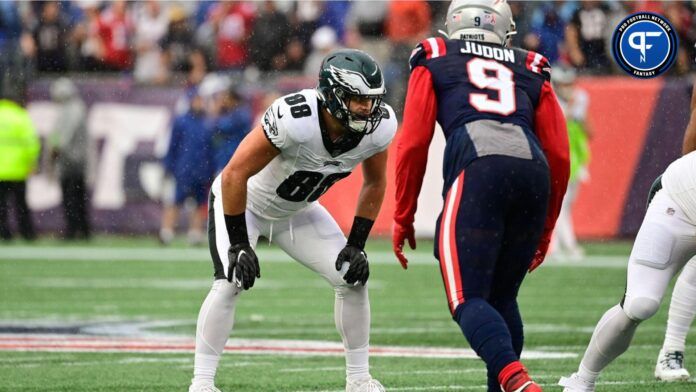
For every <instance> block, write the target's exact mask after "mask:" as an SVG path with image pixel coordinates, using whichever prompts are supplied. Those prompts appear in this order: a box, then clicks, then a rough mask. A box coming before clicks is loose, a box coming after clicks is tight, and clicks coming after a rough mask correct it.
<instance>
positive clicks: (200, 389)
mask: <svg viewBox="0 0 696 392" xmlns="http://www.w3.org/2000/svg"><path fill="white" fill-rule="evenodd" d="M188 390H189V392H222V391H221V390H219V389H217V388H215V385H213V384H191V386H190V387H189V389H188Z"/></svg>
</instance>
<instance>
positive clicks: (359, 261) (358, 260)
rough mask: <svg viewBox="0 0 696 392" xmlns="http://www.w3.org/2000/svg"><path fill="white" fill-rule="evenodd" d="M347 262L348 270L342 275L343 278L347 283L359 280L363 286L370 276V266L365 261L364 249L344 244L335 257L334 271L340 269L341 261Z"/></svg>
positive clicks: (354, 282)
mask: <svg viewBox="0 0 696 392" xmlns="http://www.w3.org/2000/svg"><path fill="white" fill-rule="evenodd" d="M345 262H348V263H349V264H350V267H348V272H346V274H345V275H343V280H345V281H346V283H348V284H356V283H357V282H360V284H362V285H363V286H364V285H365V283H367V278H369V277H370V266H369V264H368V262H367V254H365V251H364V250H362V249H360V248H358V247H357V246H353V245H346V247H345V248H343V250H342V251H341V253H339V254H338V257H337V258H336V271H340V270H341V267H342V266H343V263H345Z"/></svg>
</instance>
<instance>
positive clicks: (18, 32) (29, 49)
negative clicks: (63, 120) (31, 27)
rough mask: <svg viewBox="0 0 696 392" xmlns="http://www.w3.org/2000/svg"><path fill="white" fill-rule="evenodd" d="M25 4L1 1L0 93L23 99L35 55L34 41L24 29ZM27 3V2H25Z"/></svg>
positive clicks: (0, 94)
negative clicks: (31, 60) (21, 11)
mask: <svg viewBox="0 0 696 392" xmlns="http://www.w3.org/2000/svg"><path fill="white" fill-rule="evenodd" d="M22 5H23V4H22V3H17V2H15V1H0V96H8V95H12V96H16V97H17V99H20V100H23V98H24V91H25V87H26V82H27V80H28V78H29V75H28V74H27V69H28V68H29V67H28V64H27V62H28V61H27V60H28V58H29V57H32V56H34V55H35V50H36V48H35V45H34V40H33V38H32V37H31V35H30V34H28V33H26V32H24V25H23V22H22V17H21V15H20V7H21V6H22ZM24 6H26V3H24Z"/></svg>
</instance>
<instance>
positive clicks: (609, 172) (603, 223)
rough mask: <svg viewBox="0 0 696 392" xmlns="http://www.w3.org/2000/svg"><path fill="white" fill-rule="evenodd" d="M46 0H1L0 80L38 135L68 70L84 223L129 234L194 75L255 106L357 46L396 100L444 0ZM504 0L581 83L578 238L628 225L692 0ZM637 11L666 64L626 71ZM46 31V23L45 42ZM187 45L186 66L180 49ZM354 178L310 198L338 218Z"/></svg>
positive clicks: (48, 187)
mask: <svg viewBox="0 0 696 392" xmlns="http://www.w3.org/2000/svg"><path fill="white" fill-rule="evenodd" d="M55 4H57V7H55V6H54V3H52V2H31V3H23V2H20V3H14V2H3V3H2V5H1V6H0V10H2V11H1V13H0V14H1V15H3V24H2V25H1V26H2V27H1V28H0V37H2V40H1V42H2V45H3V48H4V49H5V50H3V53H4V56H3V62H2V67H3V72H2V75H3V80H2V84H0V86H2V90H3V91H5V92H8V91H9V92H19V93H20V95H21V96H23V97H24V98H25V99H26V103H27V107H28V110H29V111H30V113H31V116H32V118H33V119H34V120H35V125H36V127H37V129H38V131H39V133H40V134H41V136H42V137H43V138H44V139H45V138H46V137H48V134H49V133H50V131H51V128H52V119H53V118H54V116H55V107H54V105H53V104H52V103H50V100H49V85H50V83H51V81H53V80H55V79H56V78H57V77H59V76H64V75H67V76H68V77H70V78H72V79H73V80H74V81H75V82H76V83H77V85H78V87H79V89H80V92H81V95H82V97H83V99H84V100H85V101H86V103H87V104H88V107H89V116H88V132H89V134H90V138H91V141H92V144H91V145H92V146H93V148H92V150H93V151H92V154H91V158H92V159H91V161H90V165H89V167H90V171H89V174H90V175H89V179H90V188H91V195H92V198H91V206H92V210H93V214H92V220H93V225H94V227H95V229H96V231H97V232H108V233H136V234H139V233H153V232H155V231H156V230H157V228H158V226H159V215H160V198H161V192H162V175H163V174H162V171H161V169H160V168H159V166H158V161H159V159H160V158H161V156H162V155H163V151H165V150H166V144H167V140H168V133H169V126H170V122H171V119H172V118H173V116H174V115H175V114H176V113H177V112H179V111H181V110H182V98H181V97H182V96H185V93H186V90H187V89H189V88H191V86H193V85H196V84H197V83H199V82H200V81H201V80H202V79H203V78H204V75H206V74H209V73H212V72H217V73H218V74H221V75H225V77H228V78H230V80H232V81H233V83H234V84H235V85H236V86H238V88H239V91H241V92H242V95H243V97H244V98H245V100H246V101H247V102H248V103H249V104H250V105H251V107H252V108H253V110H254V113H255V114H258V113H259V111H261V110H263V109H264V105H266V104H267V103H268V102H267V101H268V99H267V97H268V96H277V94H284V93H288V92H290V91H293V90H296V89H298V88H311V87H314V85H315V83H316V82H315V80H316V76H315V74H314V73H313V72H312V71H313V69H312V64H311V63H312V62H316V59H317V58H321V56H322V55H323V53H324V52H325V51H328V50H331V49H332V48H336V47H340V46H349V47H359V48H363V49H365V50H367V51H368V52H370V53H372V54H373V55H374V56H375V57H376V58H377V59H378V61H379V62H380V63H381V64H382V65H383V69H384V72H385V77H386V80H387V87H388V91H389V95H388V97H387V102H389V103H390V104H392V105H393V106H394V107H395V109H396V110H397V112H398V113H400V110H401V102H402V100H403V96H404V90H405V85H406V79H407V77H408V67H407V61H406V60H407V58H408V55H409V53H410V50H411V48H412V47H413V46H414V45H415V44H416V43H418V42H419V41H420V40H421V39H423V38H425V37H427V36H430V35H433V34H437V33H436V32H437V30H438V29H441V28H443V26H442V23H441V21H442V20H443V17H444V13H445V12H446V7H447V5H448V3H447V2H422V1H415V2H379V3H375V4H376V5H375V4H372V3H370V2H353V3H349V2H311V1H308V2H232V3H227V2H223V3H218V2H177V1H171V2H128V3H122V2H106V1H103V2H102V1H76V2H67V1H64V2H58V3H55ZM512 6H513V11H514V13H515V19H516V22H517V28H518V34H517V35H516V36H515V37H514V41H513V44H515V45H518V46H522V47H527V48H532V49H535V50H538V51H540V52H541V53H542V54H544V55H546V56H547V57H548V58H549V59H550V60H551V61H552V62H554V63H556V64H566V65H567V64H571V65H575V66H577V67H578V71H579V73H580V75H581V78H580V81H579V85H580V86H581V87H583V88H585V89H586V90H587V91H588V92H589V96H590V107H589V113H588V122H589V124H590V126H591V127H592V128H593V129H594V134H595V136H594V137H593V139H592V141H591V150H592V161H591V164H590V180H589V181H588V182H585V183H583V185H582V187H581V190H580V192H579V197H578V200H577V203H576V208H575V210H574V218H575V221H576V228H577V232H578V234H579V236H580V237H581V238H585V239H587V238H615V237H625V236H631V235H633V234H635V232H636V231H637V228H638V226H639V224H640V220H641V219H642V213H643V209H644V195H645V194H646V193H647V189H648V187H649V184H650V182H651V180H652V179H653V178H654V177H655V176H656V175H657V174H659V173H660V172H661V171H662V170H664V168H665V167H666V165H667V164H668V163H669V162H670V161H671V160H673V159H674V158H675V157H677V156H678V155H679V148H680V147H679V144H680V140H681V133H682V132H683V129H684V126H685V124H686V121H687V118H688V117H687V107H688V102H689V93H690V88H691V87H690V85H691V77H690V72H691V71H692V69H693V61H692V59H693V42H694V38H695V37H696V29H695V28H694V23H693V19H694V8H693V3H692V2H658V1H638V2H577V1H556V2H550V3H542V2H513V3H512ZM637 10H648V11H654V12H660V13H662V14H664V15H666V16H667V17H668V18H670V19H671V21H672V23H673V24H674V25H675V28H676V29H677V30H678V32H679V36H680V51H679V55H678V61H677V63H676V64H675V66H674V67H673V69H672V71H671V72H670V74H669V76H667V77H663V78H658V79H655V80H636V79H633V78H630V77H628V76H625V75H621V74H620V73H619V71H618V70H617V69H616V66H615V65H614V62H613V60H611V54H610V53H609V52H608V49H606V48H607V45H606V41H607V40H608V39H609V37H610V36H611V33H612V32H613V27H614V24H616V21H617V20H619V19H620V18H621V17H622V16H625V15H626V14H627V13H630V12H633V11H637ZM49 14H54V16H49ZM583 15H584V16H583ZM12 18H14V20H13V19H12ZM153 23H159V25H160V26H161V28H160V30H159V32H158V33H152V32H151V31H150V30H152V28H151V29H149V30H148V26H150V27H151V26H152V24H153ZM569 29H575V31H576V32H577V34H578V35H579V43H578V47H579V50H580V53H582V54H584V57H580V60H578V54H577V51H573V50H572V49H571V48H572V47H574V46H575V45H574V44H573V43H572V42H571V41H570V38H569V33H568V32H569V31H570V30H569ZM47 32H49V33H54V34H57V35H53V39H47V38H46V36H47V35H49V36H50V34H48V33H47ZM117 33H118V34H120V38H119V39H118V40H117V39H116V38H117ZM153 35H154V36H153ZM100 40H101V41H100ZM148 40H149V41H148ZM94 42H101V48H102V49H101V50H93V49H90V48H92V47H94V46H95V45H94ZM147 42H150V43H151V45H150V46H147V45H145V43H147ZM97 46H98V45H97ZM145 47H146V48H147V49H143V48H145ZM597 48H601V50H600V51H597ZM10 49H14V51H10V52H8V50H10ZM153 53H155V54H156V55H155V56H154V57H153ZM199 55H200V56H202V58H203V59H204V61H203V62H202V63H201V62H199V61H197V60H196V59H197V58H198V59H200V58H199V57H197V56H199ZM10 60H12V61H10ZM314 67H316V65H314ZM183 105H185V103H184V104H183ZM438 136H439V134H438ZM397 142H398V137H397ZM440 143H442V140H437V139H436V140H435V143H434V145H433V147H432V148H431V160H430V162H429V169H428V175H427V180H426V189H430V190H431V191H430V192H424V195H422V197H421V201H420V203H419V205H420V206H421V208H420V210H419V213H418V215H417V222H416V225H417V229H418V230H417V231H418V234H419V235H420V236H426V237H427V236H430V235H431V234H432V232H433V225H434V223H433V222H434V220H433V217H434V216H435V215H436V214H437V213H438V212H439V209H440V206H441V203H442V202H441V198H440V196H439V195H438V194H437V193H436V192H433V191H432V190H434V189H440V177H441V176H440V174H439V162H440V161H441V159H442V158H441V156H440V154H441V151H442V149H441V148H440V147H439V144H440ZM393 148H394V147H392V149H393ZM391 155H392V157H393V156H394V154H393V153H392V154H391ZM41 162H42V165H41V166H40V168H39V169H38V171H37V172H36V173H35V175H34V176H32V177H31V178H30V180H29V183H28V196H29V204H30V207H32V209H33V211H34V215H35V221H36V223H37V227H38V229H39V231H40V232H44V233H56V232H60V230H61V225H62V222H61V215H62V214H61V213H60V189H59V187H58V184H57V182H56V180H55V179H54V178H53V177H52V176H51V173H49V172H48V171H47V170H45V169H46V165H45V163H46V159H45V158H44V159H42V160H41ZM391 163H392V162H391V161H390V171H389V173H390V174H391V173H392V170H391V169H392V166H391ZM359 183H360V173H359V171H358V170H356V172H355V173H354V174H353V175H351V176H350V177H349V178H348V179H347V180H344V181H342V182H340V183H339V184H337V185H336V186H334V188H333V189H332V190H331V191H330V192H329V193H327V194H326V195H325V196H324V197H323V198H322V200H321V201H322V203H323V204H325V205H326V206H327V207H328V208H329V209H330V210H331V211H332V213H333V214H334V216H335V217H336V218H337V220H338V221H339V224H340V225H341V226H342V227H343V228H344V229H345V228H347V226H348V225H349V224H350V222H351V221H352V216H353V206H354V203H353V202H354V200H355V199H356V197H357V190H358V187H359ZM392 183H393V182H392V181H390V187H389V188H388V190H387V192H388V194H387V197H386V199H385V205H384V208H383V209H382V212H381V214H380V218H379V220H378V222H377V224H376V227H375V232H376V233H377V234H380V235H386V234H387V233H388V232H389V230H390V224H391V223H390V217H391V213H392V209H393V205H392V199H393V197H392V196H393V188H392V187H391V184H392Z"/></svg>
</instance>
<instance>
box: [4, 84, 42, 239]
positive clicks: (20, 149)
mask: <svg viewBox="0 0 696 392" xmlns="http://www.w3.org/2000/svg"><path fill="white" fill-rule="evenodd" d="M8 98H9V96H7V95H6V96H5V98H3V99H0V140H2V143H0V239H3V240H10V239H12V232H11V231H10V224H9V223H10V222H9V221H8V212H9V210H10V204H9V201H10V199H13V200H14V210H15V213H16V216H17V223H18V226H19V233H20V234H21V235H22V237H24V238H25V239H26V240H33V239H35V238H36V233H35V232H34V224H33V223H32V219H31V215H30V211H29V207H28V206H27V200H26V191H27V188H26V186H27V178H28V177H29V175H30V174H31V173H32V172H33V171H34V168H35V167H36V162H37V158H38V156H39V149H40V147H41V146H40V143H39V138H38V137H37V136H36V132H35V131H34V125H33V124H32V122H31V119H30V118H29V113H28V112H27V111H26V109H24V108H23V107H22V106H20V105H19V104H18V103H17V100H18V99H17V97H12V99H11V100H10V99H8Z"/></svg>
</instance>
